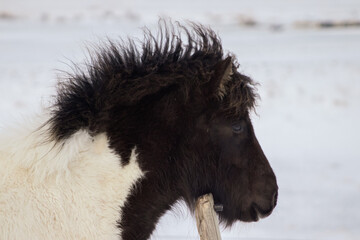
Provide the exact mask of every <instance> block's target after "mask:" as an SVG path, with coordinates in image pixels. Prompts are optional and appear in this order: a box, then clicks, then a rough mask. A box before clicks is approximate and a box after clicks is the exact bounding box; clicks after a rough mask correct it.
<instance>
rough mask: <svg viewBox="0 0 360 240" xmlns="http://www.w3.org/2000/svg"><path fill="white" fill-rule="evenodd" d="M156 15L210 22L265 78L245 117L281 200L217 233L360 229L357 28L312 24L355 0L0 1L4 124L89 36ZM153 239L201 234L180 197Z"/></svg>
mask: <svg viewBox="0 0 360 240" xmlns="http://www.w3.org/2000/svg"><path fill="white" fill-rule="evenodd" d="M190 6H191V7H190ZM158 16H171V17H172V18H173V19H192V20H196V21H201V22H202V23H205V24H209V25H211V26H212V27H213V28H214V29H216V30H217V31H218V32H219V34H220V36H221V37H222V39H223V45H224V48H225V49H228V50H230V51H231V52H233V53H235V54H236V55H237V57H238V60H239V62H240V64H241V71H242V72H243V73H245V74H248V75H250V76H251V77H252V78H254V79H255V80H256V81H257V82H259V83H260V84H261V85H260V86H259V87H258V89H259V92H260V95H261V98H262V100H261V101H260V102H259V108H258V110H257V113H258V115H254V116H253V121H254V125H255V130H256V133H257V135H258V139H259V141H260V143H261V144H262V146H263V149H264V152H265V153H266V155H267V157H268V159H269V160H270V162H271V164H272V166H273V168H274V171H275V173H276V174H277V177H278V183H279V187H280V190H279V201H278V206H277V208H276V210H275V212H274V213H273V214H272V215H271V216H270V217H269V218H266V219H263V220H261V221H260V222H258V223H253V224H242V223H241V224H237V225H235V226H234V227H233V228H232V229H231V230H228V229H227V230H224V231H223V232H222V236H223V238H224V239H253V240H255V239H309V240H310V239H311V240H315V239H334V240H335V239H343V240H350V239H354V240H355V239H360V175H359V174H358V171H359V169H360V144H359V142H360V138H359V134H360V125H359V123H360V28H359V27H350V28H345V27H337V28H326V29H323V28H317V27H316V26H317V23H321V22H324V21H325V22H331V23H336V22H344V21H347V22H355V23H356V22H357V21H359V20H360V2H359V1H357V0H343V1H336V0H328V1H325V0H321V1H310V0H289V1H281V0H275V1H274V0H273V1H260V0H255V1H244V0H241V1H235V0H233V1H205V0H202V1H190V0H184V1H177V2H171V1H160V0H154V1H145V0H143V1H115V0H113V1H111V0H107V1H99V0H93V1H76V2H75V1H70V0H64V1H57V2H51V1H47V0H33V1H20V0H2V1H1V2H0V125H1V126H4V125H6V124H7V123H8V122H11V121H13V119H19V118H24V119H25V118H26V116H27V115H28V114H30V113H33V112H35V111H39V109H40V107H41V106H46V105H48V104H49V99H51V98H50V96H51V95H52V94H54V85H55V82H56V77H57V74H58V71H57V69H60V70H67V69H68V66H67V65H66V64H67V63H70V60H72V61H74V62H82V59H83V58H84V55H85V52H86V50H85V46H87V45H89V44H97V43H99V41H101V40H103V39H104V38H105V37H110V38H116V37H118V36H123V37H124V36H126V35H130V36H140V34H141V30H140V27H142V26H143V25H144V24H147V25H148V26H150V27H153V26H155V24H156V21H157V18H158ZM304 23H306V24H304ZM308 23H309V24H308ZM69 59H70V60H69ZM153 239H159V240H163V239H179V240H180V239H197V234H196V225H195V223H194V221H193V219H192V217H191V216H190V214H189V213H188V212H187V210H186V209H185V208H184V207H183V206H182V205H180V206H178V207H177V208H176V209H175V211H174V212H171V213H169V214H167V215H165V216H164V217H163V218H162V219H161V222H160V224H159V225H158V228H157V230H156V232H155V234H154V236H153Z"/></svg>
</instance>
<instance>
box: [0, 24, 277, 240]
mask: <svg viewBox="0 0 360 240" xmlns="http://www.w3.org/2000/svg"><path fill="white" fill-rule="evenodd" d="M86 63H87V64H86V67H83V68H81V67H75V69H76V71H74V72H73V73H68V74H67V75H66V76H65V77H63V78H62V79H60V80H59V83H58V86H57V94H56V96H55V99H53V102H52V104H51V106H49V107H48V108H46V109H44V110H43V111H42V113H41V114H39V115H38V116H36V117H33V118H31V119H30V120H29V122H28V123H26V124H19V125H18V126H16V127H14V128H13V129H12V130H7V131H5V132H4V133H2V134H1V140H0V239H12V240H14V239H123V240H135V239H136V240H145V239H148V238H149V237H150V236H151V234H152V232H153V230H154V229H155V226H156V224H157V222H158V221H159V219H160V217H161V216H162V215H163V214H164V213H165V212H166V211H168V210H170V209H171V208H172V206H173V205H174V204H175V203H177V202H179V201H184V202H185V203H186V205H187V206H188V208H189V209H190V211H194V205H195V202H196V199H197V198H198V197H199V196H202V195H204V194H207V193H211V194H212V195H213V197H214V202H215V204H221V205H222V206H223V210H222V211H220V212H218V213H217V214H218V217H219V219H220V221H221V223H223V224H224V225H225V226H231V225H232V224H233V223H234V222H237V221H244V222H251V221H257V220H259V218H263V217H266V216H268V215H270V214H271V212H272V211H273V209H274V207H275V206H276V203H277V196H278V186H277V181H276V177H275V174H274V172H273V170H272V168H271V166H270V164H269V162H268V160H267V158H266V156H265V155H264V153H263V151H262V149H261V147H260V144H259V142H258V140H257V138H256V136H255V133H254V129H253V126H252V123H251V119H250V114H251V113H252V111H254V109H255V106H256V104H257V99H258V94H257V92H256V83H255V82H254V81H253V80H252V79H251V78H249V77H247V76H246V75H243V74H242V73H240V72H239V71H238V68H239V64H238V62H237V60H236V57H235V55H234V54H231V53H224V50H223V47H222V44H221V39H220V38H219V37H218V35H217V34H216V33H215V32H214V31H213V30H212V29H211V28H210V27H206V26H204V25H201V24H196V23H189V24H185V25H183V24H180V23H176V24H175V23H160V24H159V27H158V32H157V34H153V33H152V32H151V31H150V30H148V29H144V39H143V40H138V39H137V40H134V39H128V40H127V41H124V40H122V41H114V40H108V41H107V42H106V43H104V45H103V46H101V47H99V48H97V49H96V51H95V52H94V53H93V54H92V56H91V58H90V60H88V61H87V62H86Z"/></svg>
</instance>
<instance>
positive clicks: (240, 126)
mask: <svg viewBox="0 0 360 240" xmlns="http://www.w3.org/2000/svg"><path fill="white" fill-rule="evenodd" d="M232 130H233V132H234V133H236V134H240V133H242V132H243V131H244V126H243V124H241V123H235V124H233V125H232Z"/></svg>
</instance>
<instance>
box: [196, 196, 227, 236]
mask: <svg viewBox="0 0 360 240" xmlns="http://www.w3.org/2000/svg"><path fill="white" fill-rule="evenodd" d="M195 217H196V225H197V229H198V232H199V235H200V240H221V235H220V231H219V219H218V217H217V215H216V213H215V210H214V199H213V196H212V194H211V193H209V194H206V195H203V196H201V197H199V198H198V199H197V201H196V208H195Z"/></svg>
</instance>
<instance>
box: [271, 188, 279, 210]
mask: <svg viewBox="0 0 360 240" xmlns="http://www.w3.org/2000/svg"><path fill="white" fill-rule="evenodd" d="M277 198H278V191H276V192H275V193H274V195H273V198H272V205H273V207H275V206H276V204H277Z"/></svg>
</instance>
